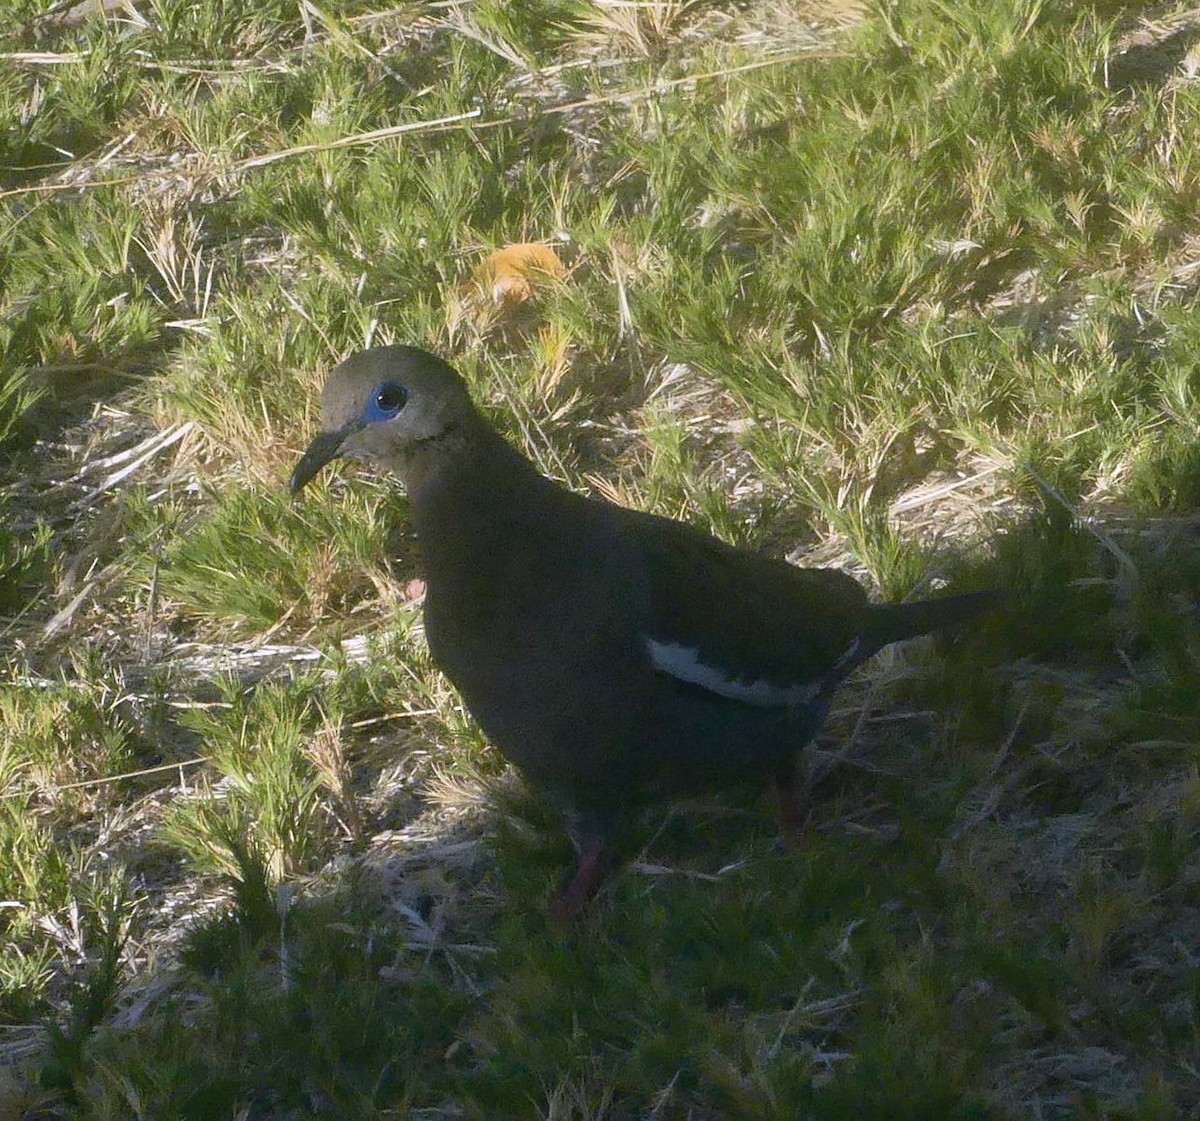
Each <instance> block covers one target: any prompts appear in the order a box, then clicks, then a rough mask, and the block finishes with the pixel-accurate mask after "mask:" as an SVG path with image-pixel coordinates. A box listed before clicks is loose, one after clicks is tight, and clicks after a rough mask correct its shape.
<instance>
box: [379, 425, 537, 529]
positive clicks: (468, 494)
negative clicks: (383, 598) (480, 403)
mask: <svg viewBox="0 0 1200 1121" xmlns="http://www.w3.org/2000/svg"><path fill="white" fill-rule="evenodd" d="M402 477H403V479H404V483H405V486H406V489H407V490H408V495H409V498H410V499H411V501H412V504H413V513H414V521H415V525H416V530H417V536H418V537H420V538H423V539H424V542H425V546H426V548H427V549H428V548H430V547H433V548H436V547H437V543H438V542H442V541H446V542H453V543H454V548H456V549H457V550H460V551H462V552H464V553H476V552H477V551H478V550H479V549H481V548H487V547H488V546H487V544H486V543H487V541H488V539H490V537H491V536H492V534H493V533H494V532H498V531H501V530H502V529H503V528H504V527H505V526H506V525H507V523H510V522H511V521H512V520H513V519H514V518H520V517H521V516H522V512H528V511H529V510H530V509H531V508H532V507H534V506H536V505H538V504H539V502H540V501H541V498H542V496H543V494H544V492H546V491H547V490H552V489H553V488H554V484H553V483H552V482H550V480H549V479H546V478H545V477H543V476H542V475H541V474H540V473H539V472H538V470H537V468H535V467H534V465H533V464H532V463H530V462H529V460H527V459H526V458H525V457H524V456H523V455H521V453H520V452H518V451H517V450H516V449H515V448H514V447H512V446H511V445H510V444H509V443H508V442H507V441H506V440H505V439H504V438H503V437H502V436H500V434H499V433H497V432H496V431H495V430H494V429H492V428H491V427H490V426H489V425H488V424H487V423H486V422H485V421H484V420H483V419H482V418H475V417H472V418H470V419H469V420H468V421H465V422H464V424H463V426H462V427H461V428H460V429H456V430H453V431H450V432H447V433H446V434H445V435H444V436H443V437H442V438H441V439H439V440H438V441H437V442H436V443H432V444H429V445H427V446H426V447H423V448H421V449H419V450H418V451H417V452H416V453H415V454H413V455H412V456H411V457H410V459H409V460H408V462H407V463H406V464H405V465H404V470H403V473H402Z"/></svg>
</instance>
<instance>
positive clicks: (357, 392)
mask: <svg viewBox="0 0 1200 1121" xmlns="http://www.w3.org/2000/svg"><path fill="white" fill-rule="evenodd" d="M321 413H322V427H321V431H320V432H318V433H317V435H316V436H315V437H314V438H313V441H312V443H310V444H309V445H308V448H307V450H306V451H305V452H304V455H303V456H301V457H300V461H299V462H298V463H297V464H296V467H295V470H294V471H293V472H292V478H291V483H290V486H291V490H292V493H293V494H296V493H297V492H299V491H300V489H301V488H302V487H303V486H304V485H305V483H307V482H309V480H311V479H312V478H313V477H314V476H315V475H316V474H317V472H318V471H320V470H321V468H322V467H324V466H325V464H327V463H329V462H330V461H331V460H333V459H337V458H338V457H339V456H346V457H348V458H350V459H359V460H363V461H365V462H367V463H372V464H377V465H379V466H381V467H386V468H388V469H389V470H392V471H394V472H396V473H397V474H398V475H400V476H401V477H402V478H405V479H406V481H409V480H408V476H409V474H410V469H411V467H412V465H413V463H414V461H416V460H418V459H419V458H421V457H422V453H428V452H433V451H435V450H436V447H437V446H438V445H440V444H442V443H444V438H445V437H447V436H450V435H452V434H453V433H455V432H456V431H458V430H460V429H463V428H465V427H467V426H468V425H470V423H471V422H472V421H473V420H474V418H475V417H476V413H475V409H474V406H473V405H472V404H471V398H470V396H469V395H468V393H467V387H466V386H465V385H464V384H463V381H462V379H461V378H460V377H459V376H458V374H456V373H455V372H454V370H453V369H451V367H450V366H448V365H447V364H446V363H445V362H443V361H442V360H441V359H440V358H437V357H435V356H434V355H432V354H429V353H428V352H427V351H424V350H419V349H417V348H416V347H412V346H378V347H373V348H372V349H371V350H364V351H362V352H360V353H358V354H354V355H351V356H350V357H349V358H347V359H346V360H345V361H344V362H342V363H341V364H340V365H338V366H336V367H334V370H333V372H332V373H331V374H330V375H329V380H328V381H327V382H326V383H325V388H324V390H323V391H322V393H321Z"/></svg>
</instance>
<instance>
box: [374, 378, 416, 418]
mask: <svg viewBox="0 0 1200 1121" xmlns="http://www.w3.org/2000/svg"><path fill="white" fill-rule="evenodd" d="M407 401H408V391H407V390H406V389H405V388H404V386H402V385H397V384H396V383H395V382H394V381H385V382H384V383H383V385H381V386H379V387H378V388H377V389H376V390H375V392H374V393H372V394H371V402H370V404H369V405H368V406H367V419H368V420H390V419H391V418H392V417H394V416H395V415H396V414H397V413H398V412H399V411H400V410H401V409H402V408H404V406H405V404H406V402H407Z"/></svg>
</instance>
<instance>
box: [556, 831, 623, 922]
mask: <svg viewBox="0 0 1200 1121" xmlns="http://www.w3.org/2000/svg"><path fill="white" fill-rule="evenodd" d="M611 869H612V861H611V860H610V859H609V854H608V851H607V849H605V848H604V847H603V846H602V845H599V844H596V845H592V846H589V847H587V848H585V849H583V850H582V851H581V852H580V854H579V866H578V867H577V868H576V869H575V874H574V876H572V877H571V879H570V881H568V883H567V884H566V886H565V887H564V888H563V889H562V891H560V892H559V893H558V898H557V899H555V901H554V903H553V904H552V906H551V907H550V918H551V919H552V920H553V922H554V923H555V925H557V926H571V925H573V924H574V922H575V920H576V919H578V918H579V916H580V915H581V914H582V913H583V909H584V908H585V907H586V906H587V905H588V901H589V900H590V899H591V898H592V896H593V895H595V894H596V892H597V891H599V889H600V885H601V884H602V883H603V882H604V880H605V878H606V877H607V876H608V873H609V872H610V871H611Z"/></svg>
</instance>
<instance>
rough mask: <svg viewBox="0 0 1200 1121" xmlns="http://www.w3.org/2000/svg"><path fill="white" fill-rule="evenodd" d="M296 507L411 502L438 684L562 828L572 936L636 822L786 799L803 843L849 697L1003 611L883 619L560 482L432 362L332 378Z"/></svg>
mask: <svg viewBox="0 0 1200 1121" xmlns="http://www.w3.org/2000/svg"><path fill="white" fill-rule="evenodd" d="M321 411H322V422H321V428H320V430H319V431H318V432H317V434H316V435H315V436H314V437H313V439H312V441H311V443H309V445H308V447H307V449H306V450H305V451H304V453H303V455H302V456H301V458H300V459H299V461H298V462H297V463H296V465H295V469H294V470H293V472H292V475H291V478H290V484H289V485H290V489H291V492H292V494H293V495H296V494H298V493H299V492H300V491H301V490H302V489H303V488H304V487H305V485H306V484H308V483H309V482H310V481H311V480H312V479H313V478H314V477H315V476H316V475H317V474H318V473H319V472H320V471H321V469H322V468H324V467H325V466H326V465H327V464H328V463H330V462H331V461H332V460H334V459H336V458H339V457H346V458H349V459H353V460H358V461H361V462H363V463H366V464H367V465H369V466H371V467H374V468H382V469H384V470H386V471H388V472H391V473H392V474H393V475H395V476H397V477H398V478H399V479H400V480H401V482H402V483H403V484H404V486H405V488H406V490H407V493H408V496H409V502H410V506H411V517H412V523H413V529H414V530H415V533H416V536H417V539H418V541H419V543H420V551H421V555H422V561H423V566H424V572H423V578H424V582H425V600H424V626H425V634H426V639H427V642H428V646H429V650H430V653H431V655H432V657H433V660H434V662H435V664H436V665H437V666H438V667H439V668H440V669H441V670H442V672H443V673H445V675H446V676H447V677H448V678H449V680H450V682H451V683H452V684H453V685H454V687H455V689H456V690H457V691H458V693H459V695H460V696H461V697H462V699H463V701H464V702H465V704H466V707H467V709H468V711H469V712H470V713H471V715H472V716H473V717H474V719H475V720H476V721H477V722H478V723H479V725H480V726H481V727H482V729H483V731H484V733H485V734H486V735H487V737H488V739H489V740H490V742H491V743H492V744H493V745H494V746H495V747H496V748H497V749H498V750H499V751H500V752H501V754H502V755H503V756H504V757H505V758H506V759H507V760H508V761H509V762H510V763H512V764H514V765H515V766H516V768H517V769H518V770H519V771H520V772H521V773H522V774H523V775H524V777H525V778H526V779H527V780H528V782H529V783H531V784H532V786H533V787H534V788H536V789H537V790H540V791H541V792H542V793H543V794H544V795H545V796H546V797H547V798H548V799H549V801H550V802H551V803H552V804H553V805H554V806H556V807H557V809H558V810H559V811H560V813H561V815H562V817H563V820H564V822H565V825H566V830H567V833H568V835H569V837H570V840H571V842H572V845H573V847H574V849H575V854H576V863H575V865H574V868H573V870H572V872H571V873H570V874H569V875H568V877H567V879H566V881H565V883H564V885H563V887H562V888H561V890H560V891H559V894H558V896H557V898H556V899H555V901H554V902H553V904H552V906H551V914H552V916H553V918H554V919H555V920H556V921H557V922H560V923H563V924H567V925H569V924H571V923H572V922H574V921H575V919H576V918H578V916H579V915H580V914H581V913H582V912H583V911H584V909H585V908H586V907H587V905H588V903H589V901H590V900H591V898H592V897H593V896H594V894H595V893H596V891H597V890H598V889H599V887H600V886H601V885H602V883H603V882H604V881H605V879H606V878H607V877H608V876H609V875H610V873H611V872H612V871H613V870H614V868H615V867H616V865H617V863H618V862H617V859H616V856H615V847H616V841H617V839H618V834H619V833H620V831H621V828H622V825H623V823H624V822H625V820H626V817H627V814H628V811H629V809H630V807H632V806H636V805H639V804H642V803H643V802H645V801H646V800H647V799H655V798H665V799H668V800H669V799H671V798H672V797H675V798H677V797H680V796H684V795H687V794H688V793H695V792H701V791H707V790H713V789H720V788H723V787H725V786H727V785H729V784H731V783H734V782H738V781H741V780H744V779H755V778H757V779H760V780H763V781H765V780H767V779H769V778H773V779H774V782H775V785H776V786H777V788H778V795H779V801H780V807H781V814H782V818H783V827H784V830H785V832H790V833H792V834H793V835H794V834H795V833H796V832H797V830H798V825H799V806H798V795H797V760H798V756H799V752H800V750H801V749H802V748H803V747H804V746H805V745H806V744H807V743H808V741H810V740H811V739H812V738H813V736H814V734H815V733H816V732H817V731H818V729H819V728H820V726H821V724H822V722H823V720H824V719H825V717H826V715H827V713H828V710H829V706H830V701H831V698H832V696H833V694H834V691H835V689H836V688H837V686H838V684H839V683H840V682H841V681H842V680H843V679H844V678H845V677H846V676H847V675H848V674H849V673H851V671H853V670H854V669H855V668H856V667H857V666H859V665H860V664H861V663H862V662H864V661H865V660H866V659H868V658H870V657H871V656H872V655H873V654H875V653H876V652H877V651H878V650H880V649H881V648H882V647H884V646H887V645H889V644H890V643H893V642H898V641H901V640H904V639H908V638H912V637H914V636H917V635H921V634H924V633H927V632H930V631H935V630H940V629H941V628H943V627H949V626H952V625H955V624H959V623H963V622H966V621H968V620H971V619H973V618H975V617H977V616H979V615H981V614H983V613H985V612H987V611H990V610H993V609H994V608H995V607H997V606H998V604H999V602H1000V600H1001V597H1002V593H1001V592H999V591H977V592H967V593H963V594H958V595H951V596H944V597H940V598H934V599H930V600H924V601H917V602H908V603H895V604H878V603H872V602H871V601H870V600H869V598H868V596H867V593H866V590H865V589H864V588H863V586H862V585H861V584H860V583H859V582H858V581H856V580H855V579H854V578H852V577H851V576H849V575H847V574H845V573H843V572H841V571H839V570H837V569H829V568H801V567H798V566H795V565H792V564H790V563H788V562H787V561H785V560H782V559H776V558H772V557H769V556H766V555H764V554H760V553H757V552H752V551H749V550H745V549H740V548H736V547H734V546H732V545H730V544H728V543H726V542H724V541H722V540H720V539H719V538H716V537H714V536H712V535H710V534H708V533H706V532H704V531H703V530H701V529H699V528H697V527H695V526H692V525H689V524H687V523H685V522H680V521H676V520H673V519H670V518H665V517H661V516H658V515H656V514H652V513H648V512H644V511H639V510H636V509H631V508H628V507H624V506H620V505H617V504H615V503H612V502H609V501H607V500H604V499H601V498H595V497H589V496H586V495H582V494H579V493H577V492H575V491H573V490H571V489H569V488H568V487H566V486H564V485H563V484H561V483H559V482H556V481H554V480H552V479H549V478H547V477H546V476H544V475H543V474H542V473H541V472H540V471H539V470H538V469H537V468H536V467H535V465H534V464H533V463H532V462H531V461H530V460H529V459H527V458H526V457H525V456H524V455H523V454H522V453H521V452H519V451H518V450H517V449H516V448H515V447H513V446H512V445H511V444H510V443H509V442H508V441H507V440H505V439H504V437H503V436H501V435H500V433H499V432H498V431H497V430H496V429H495V428H494V427H493V426H492V424H491V423H490V422H489V421H488V420H487V419H486V418H485V417H484V415H483V413H482V412H481V411H480V410H479V409H478V408H477V407H476V405H475V404H474V403H473V401H472V398H471V395H470V393H469V391H468V388H467V385H466V383H465V382H464V380H463V379H462V377H460V375H459V374H458V373H457V372H456V371H455V370H454V369H453V368H452V367H451V366H450V365H449V364H448V363H446V362H445V361H444V360H442V359H441V358H439V357H437V356H436V355H434V354H431V353H429V352H428V351H425V350H422V349H420V348H417V347H413V346H400V345H396V346H377V347H373V348H370V349H367V350H363V351H360V352H358V353H355V354H352V355H351V356H350V357H348V358H346V359H345V360H344V361H343V362H341V363H340V364H339V365H337V366H336V367H335V368H334V369H333V370H332V372H331V373H330V375H329V377H328V380H327V381H326V383H325V386H324V389H323V391H322V395H321Z"/></svg>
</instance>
